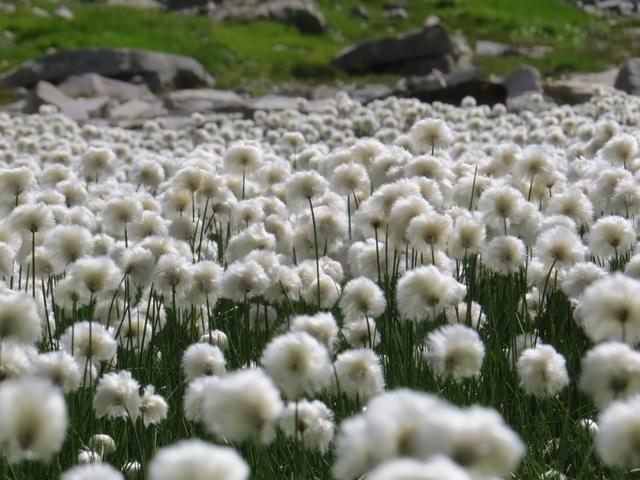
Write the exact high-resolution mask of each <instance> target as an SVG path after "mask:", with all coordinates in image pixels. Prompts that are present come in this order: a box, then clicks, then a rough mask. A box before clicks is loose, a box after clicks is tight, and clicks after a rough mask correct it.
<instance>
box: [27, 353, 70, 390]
mask: <svg viewBox="0 0 640 480" xmlns="http://www.w3.org/2000/svg"><path fill="white" fill-rule="evenodd" d="M33 375H34V376H36V377H39V378H43V379H48V380H50V381H51V382H52V383H53V384H54V385H56V386H57V387H58V388H60V390H61V391H62V393H65V394H66V393H70V392H75V391H76V390H78V388H80V379H81V374H80V368H79V367H78V364H77V362H76V361H75V359H74V358H73V357H72V356H71V355H69V354H68V353H67V352H64V351H52V352H44V353H40V354H38V356H37V357H36V358H35V359H34V360H33Z"/></svg>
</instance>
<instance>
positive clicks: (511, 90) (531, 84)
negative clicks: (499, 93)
mask: <svg viewBox="0 0 640 480" xmlns="http://www.w3.org/2000/svg"><path fill="white" fill-rule="evenodd" d="M502 84H503V85H504V86H505V88H506V89H507V95H508V97H509V98H512V97H517V96H518V95H522V94H523V93H528V92H538V93H542V81H541V80H540V72H539V71H538V69H537V68H535V67H532V66H530V65H520V66H519V67H518V68H516V69H515V70H513V71H512V72H510V73H508V74H507V75H506V76H505V77H504V79H503V80H502Z"/></svg>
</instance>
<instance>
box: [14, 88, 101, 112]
mask: <svg viewBox="0 0 640 480" xmlns="http://www.w3.org/2000/svg"><path fill="white" fill-rule="evenodd" d="M45 103H46V104H49V105H54V106H56V107H57V108H58V110H60V111H61V112H62V113H63V114H65V115H67V116H68V117H71V118H73V119H74V120H77V121H81V120H88V119H89V118H93V117H100V116H103V115H104V113H105V111H106V108H107V105H108V103H109V98H107V97H92V98H79V99H77V98H72V97H70V96H68V95H66V94H65V93H64V92H62V91H61V90H60V89H58V88H57V87H55V86H54V85H52V84H50V83H49V82H45V81H41V82H38V85H36V88H35V89H34V90H33V92H32V93H31V95H30V96H29V98H28V99H27V102H26V104H25V109H26V110H27V111H28V112H35V111H37V108H38V106H40V105H42V104H45Z"/></svg>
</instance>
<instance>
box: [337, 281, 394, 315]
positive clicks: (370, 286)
mask: <svg viewBox="0 0 640 480" xmlns="http://www.w3.org/2000/svg"><path fill="white" fill-rule="evenodd" d="M386 306H387V302H386V300H385V298H384V293H383V292H382V290H381V289H380V287H378V285H376V284H375V283H374V282H373V281H372V280H369V279H368V278H364V277H359V278H354V279H353V280H350V281H349V282H347V284H346V285H345V287H344V290H343V292H342V298H341V299H340V309H341V310H342V313H343V315H344V318H345V320H346V321H347V322H349V321H351V320H355V319H358V318H362V317H367V318H376V317H379V316H380V315H382V314H383V313H384V311H385V308H386Z"/></svg>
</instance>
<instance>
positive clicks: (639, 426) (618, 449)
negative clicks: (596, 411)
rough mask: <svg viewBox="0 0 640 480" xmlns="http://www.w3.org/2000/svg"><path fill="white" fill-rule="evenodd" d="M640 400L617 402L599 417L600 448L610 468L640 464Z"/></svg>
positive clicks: (597, 441) (601, 456)
mask: <svg viewBox="0 0 640 480" xmlns="http://www.w3.org/2000/svg"><path fill="white" fill-rule="evenodd" d="M639 410H640V399H638V398H633V399H630V400H626V401H617V402H614V403H612V404H611V405H609V406H608V407H607V408H606V409H605V410H604V411H603V412H602V413H601V414H600V416H599V417H598V425H599V428H598V433H597V435H596V442H595V445H596V450H597V452H598V455H600V458H602V461H603V462H604V463H605V464H606V465H608V466H610V467H635V466H636V465H638V464H639V463H640V445H639V442H640V415H639V414H638V412H639Z"/></svg>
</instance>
